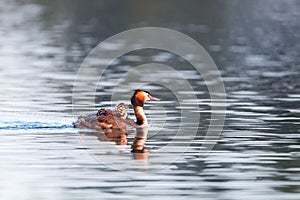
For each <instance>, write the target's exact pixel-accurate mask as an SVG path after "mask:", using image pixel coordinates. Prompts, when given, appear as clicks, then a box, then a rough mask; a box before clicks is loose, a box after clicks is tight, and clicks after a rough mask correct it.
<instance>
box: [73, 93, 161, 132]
mask: <svg viewBox="0 0 300 200" xmlns="http://www.w3.org/2000/svg"><path fill="white" fill-rule="evenodd" d="M147 100H152V101H158V100H159V99H158V98H155V97H153V96H151V94H150V92H148V91H145V90H135V92H134V94H133V96H132V98H131V104H132V106H133V110H134V114H135V117H136V122H135V121H134V120H132V119H128V118H127V111H126V110H127V108H128V106H126V105H125V104H123V103H121V104H119V105H117V106H116V107H115V109H114V110H110V109H104V108H101V109H100V110H99V111H98V113H97V114H96V115H95V114H92V115H87V116H80V117H78V119H77V121H76V122H74V123H73V125H74V127H75V128H92V129H126V128H132V127H143V126H147V125H148V122H147V118H146V115H145V113H144V109H143V107H144V104H145V102H146V101H147Z"/></svg>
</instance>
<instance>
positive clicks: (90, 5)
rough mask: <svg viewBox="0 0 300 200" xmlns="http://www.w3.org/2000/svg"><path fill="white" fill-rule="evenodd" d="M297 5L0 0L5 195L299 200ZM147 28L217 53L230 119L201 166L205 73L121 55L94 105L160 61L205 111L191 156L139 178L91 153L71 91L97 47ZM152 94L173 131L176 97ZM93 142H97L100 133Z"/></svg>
mask: <svg viewBox="0 0 300 200" xmlns="http://www.w3.org/2000/svg"><path fill="white" fill-rule="evenodd" d="M299 10H300V1H297V0H285V1H283V0H251V1H250V0H245V1H238V0H226V1H224V0H214V1H196V0H186V1H173V0H163V1H145V0H128V1H122V0H115V1H95V0H92V1H83V0H1V1H0V60H1V62H0V137H1V140H0V141H1V145H0V146H1V147H0V163H1V165H0V174H1V180H0V197H1V199H41V198H43V199H54V198H55V199H74V198H75V197H76V198H78V199H81V198H82V199H87V198H107V199H132V198H138V197H143V198H144V199H152V198H156V199H164V198H172V199H241V198H242V199H280V200H282V199H295V200H296V199H297V200H298V199H299V198H300V195H299V194H300V193H299V192H300V187H299V181H300V173H299V172H300V150H299V149H300V145H299V143H300V135H299V123H300V121H299V119H300V118H299V113H300V110H299V107H300V92H299V91H300V87H299V85H300V82H299V78H300V66H299V65H300V59H299V58H300V55H299V54H300V43H299V41H300V31H299V30H300V23H299V21H300V13H299ZM149 26H150V27H164V28H169V29H173V30H176V31H180V32H182V33H184V34H186V35H188V36H189V37H191V38H193V39H194V40H196V41H197V42H199V43H200V44H201V45H202V46H203V47H204V48H205V49H206V50H207V51H208V52H209V54H210V56H211V57H212V58H213V60H214V61H215V62H216V64H217V66H218V68H219V70H220V72H221V75H222V77H223V81H224V84H225V88H226V94H227V104H226V106H227V117H226V122H225V126H224V130H223V133H222V136H221V138H220V140H219V142H218V144H217V145H216V147H215V148H214V150H213V151H212V152H211V153H210V155H209V156H208V157H207V158H205V159H200V158H199V157H198V151H199V149H200V147H199V145H201V142H202V141H203V133H204V132H205V130H207V126H208V123H209V120H210V114H211V113H210V112H209V108H210V96H209V94H208V92H207V88H206V85H205V82H204V81H203V80H202V78H201V76H200V75H199V74H195V72H194V71H193V70H191V66H189V65H188V63H187V62H186V61H184V60H183V59H181V58H179V57H178V56H175V55H173V54H172V53H169V52H162V51H154V50H141V51H136V52H131V53H129V54H127V55H124V56H122V57H121V58H119V59H118V61H117V62H115V63H113V64H112V66H110V68H109V69H108V71H107V73H106V75H105V76H104V79H105V80H106V81H107V84H106V85H103V86H102V85H99V87H98V93H97V94H98V95H97V102H96V104H97V105H98V106H108V105H111V102H109V100H110V97H109V95H110V93H111V91H112V90H113V83H114V82H115V80H117V79H118V78H120V77H121V76H122V74H123V73H124V71H125V72H126V70H129V69H131V68H132V67H133V66H136V65H138V64H142V63H148V62H153V61H156V62H157V61H158V62H159V63H163V64H167V65H169V66H172V67H174V68H176V69H178V70H180V71H181V72H182V73H183V74H184V76H185V77H186V78H187V80H188V81H189V82H190V83H191V84H192V86H193V87H194V88H195V89H196V90H197V91H201V92H199V93H197V97H198V98H199V102H196V103H195V104H196V105H193V106H197V107H199V108H200V109H201V121H200V122H201V127H199V133H198V135H197V137H196V138H195V142H194V144H193V145H192V146H191V147H190V149H189V150H188V151H187V152H186V153H185V154H184V155H182V157H181V158H180V159H178V161H177V162H175V163H171V164H170V165H168V166H167V167H166V168H164V170H161V171H158V172H156V173H153V172H148V171H147V169H148V168H149V169H151V168H152V166H151V165H150V164H149V163H148V165H147V163H146V164H145V163H142V165H143V169H142V170H141V171H142V173H141V174H139V175H132V174H127V173H125V172H119V171H116V170H113V169H111V168H110V167H109V166H106V165H105V164H101V163H99V162H98V161H97V160H96V159H94V158H93V157H92V156H91V155H90V154H89V152H88V151H86V147H85V146H84V145H82V142H81V138H80V137H81V136H79V134H78V130H76V129H73V128H72V126H71V123H72V121H74V120H76V116H77V115H78V114H79V113H72V90H73V84H74V81H75V78H76V73H77V70H78V68H79V66H80V64H81V63H82V61H83V59H84V58H85V57H86V56H87V55H88V54H89V52H90V51H91V50H92V49H93V48H94V47H95V46H97V45H98V44H99V43H100V42H102V41H104V40H105V39H107V38H108V37H110V36H113V35H115V34H117V33H120V32H122V31H125V30H128V29H132V28H138V27H149ZM152 89H153V91H154V94H156V96H158V97H159V98H161V99H162V100H163V101H162V104H163V105H164V106H165V107H164V110H167V111H168V112H167V113H168V115H167V122H168V124H169V125H170V126H176V125H177V124H178V122H179V121H180V117H178V115H179V111H180V109H181V108H180V107H178V105H177V103H178V102H176V101H174V102H173V99H172V98H174V96H172V95H171V92H170V91H167V93H164V94H160V92H161V91H164V90H166V89H165V88H161V87H158V86H156V87H154V86H153V88H152ZM170 102H171V103H170ZM112 103H114V102H112ZM174 105H175V106H174ZM188 106H189V107H187V108H185V109H189V108H190V107H191V105H188ZM84 111H85V112H87V111H94V108H87V109H84ZM191 112H192V110H191ZM160 116H161V113H160V112H159V111H157V112H156V113H154V118H153V119H152V120H153V121H154V122H155V120H156V121H158V122H159V120H160V119H159V118H160ZM172 134H173V133H172V131H170V129H167V128H165V130H164V131H162V133H161V134H160V135H158V136H157V135H156V136H154V137H153V138H151V139H149V140H148V141H147V144H148V145H149V146H150V147H151V146H152V147H156V146H158V147H159V146H164V145H166V144H167V142H168V141H170V140H171V138H172V137H173V135H172ZM133 138H134V136H131V137H129V139H128V141H129V144H131V143H132V141H133ZM85 139H88V140H92V141H97V142H99V145H100V146H101V142H100V141H98V140H97V138H96V137H93V136H90V137H87V138H85ZM164 142H165V143H164ZM178 145H179V146H180V141H179V142H178ZM127 146H128V145H127ZM99 148H100V150H103V149H101V147H99ZM118 151H120V152H122V153H120V152H118V153H116V154H118V155H114V156H121V157H126V158H127V157H128V158H130V157H131V153H130V147H129V148H128V147H125V148H124V149H121V150H120V149H118ZM165 153H166V155H165V156H167V153H170V152H165ZM102 154H103V155H106V156H107V155H109V153H107V152H103V151H101V152H100V155H102ZM116 158H119V157H116ZM149 160H151V155H150V157H149ZM128 162H129V165H133V166H134V165H137V163H136V162H138V161H135V160H134V159H131V160H130V161H128ZM161 163H163V158H162V160H161ZM140 164H141V163H140V162H138V166H140ZM156 164H158V165H159V164H160V163H159V162H158V163H156ZM144 165H146V166H147V167H146V168H145V166H144Z"/></svg>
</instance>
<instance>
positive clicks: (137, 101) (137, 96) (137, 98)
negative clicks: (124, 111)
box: [131, 90, 159, 107]
mask: <svg viewBox="0 0 300 200" xmlns="http://www.w3.org/2000/svg"><path fill="white" fill-rule="evenodd" d="M147 100H152V101H159V99H158V98H155V97H153V96H151V94H150V92H148V91H145V90H135V92H134V94H133V96H132V98H131V104H132V105H133V106H140V107H143V106H144V103H145V102H146V101H147Z"/></svg>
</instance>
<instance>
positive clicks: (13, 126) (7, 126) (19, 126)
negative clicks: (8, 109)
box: [0, 121, 73, 130]
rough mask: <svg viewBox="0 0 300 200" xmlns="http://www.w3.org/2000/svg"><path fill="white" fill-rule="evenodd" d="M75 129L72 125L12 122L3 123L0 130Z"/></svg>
mask: <svg viewBox="0 0 300 200" xmlns="http://www.w3.org/2000/svg"><path fill="white" fill-rule="evenodd" d="M66 128H73V126H72V125H71V124H60V123H53V122H51V123H49V122H26V121H12V122H2V123H1V124H0V130H32V129H48V130H53V129H66Z"/></svg>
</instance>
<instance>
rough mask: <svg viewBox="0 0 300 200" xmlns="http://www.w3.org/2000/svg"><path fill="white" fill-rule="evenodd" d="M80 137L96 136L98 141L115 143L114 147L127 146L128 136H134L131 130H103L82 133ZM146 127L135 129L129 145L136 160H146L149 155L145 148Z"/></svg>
mask: <svg viewBox="0 0 300 200" xmlns="http://www.w3.org/2000/svg"><path fill="white" fill-rule="evenodd" d="M80 134H82V135H93V136H96V137H97V139H98V140H99V141H102V142H105V141H107V142H108V141H110V142H114V143H116V145H128V139H127V136H128V134H134V131H133V130H131V131H130V130H126V129H103V130H101V131H98V132H83V131H81V132H80ZM147 134H148V127H138V128H136V136H135V138H134V140H133V142H132V145H131V153H132V154H133V158H134V159H136V160H147V159H148V155H149V153H150V151H149V150H147V149H146V147H145V142H146V140H147Z"/></svg>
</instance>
